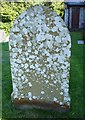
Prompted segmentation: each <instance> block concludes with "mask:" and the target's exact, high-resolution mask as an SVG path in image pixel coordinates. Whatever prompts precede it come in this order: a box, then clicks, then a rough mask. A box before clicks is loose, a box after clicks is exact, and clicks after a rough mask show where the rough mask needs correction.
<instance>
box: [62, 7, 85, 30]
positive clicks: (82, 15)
mask: <svg viewBox="0 0 85 120" xmlns="http://www.w3.org/2000/svg"><path fill="white" fill-rule="evenodd" d="M73 7H79V6H67V7H66V9H65V15H64V20H65V23H66V25H67V26H68V28H70V29H73V28H72V9H73ZM84 26H85V7H82V6H80V11H79V29H83V28H84Z"/></svg>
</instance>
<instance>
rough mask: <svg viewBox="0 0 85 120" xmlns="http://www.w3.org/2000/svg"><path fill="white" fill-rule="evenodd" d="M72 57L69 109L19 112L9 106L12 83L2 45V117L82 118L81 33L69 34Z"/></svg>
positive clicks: (6, 50) (5, 44)
mask: <svg viewBox="0 0 85 120" xmlns="http://www.w3.org/2000/svg"><path fill="white" fill-rule="evenodd" d="M71 37H72V49H71V51H72V56H71V75H70V96H71V108H70V111H69V112H67V113H59V112H58V111H53V110H40V109H34V108H32V109H29V110H19V109H15V108H13V106H12V104H11V93H12V81H11V70H10V61H9V49H8V43H2V117H3V119H8V118H83V115H84V113H83V47H84V46H83V45H78V44H77V40H78V39H82V36H81V32H71Z"/></svg>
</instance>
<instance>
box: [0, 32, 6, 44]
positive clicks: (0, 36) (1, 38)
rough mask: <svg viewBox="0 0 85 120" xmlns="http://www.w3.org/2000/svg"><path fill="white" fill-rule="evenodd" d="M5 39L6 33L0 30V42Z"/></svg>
mask: <svg viewBox="0 0 85 120" xmlns="http://www.w3.org/2000/svg"><path fill="white" fill-rule="evenodd" d="M5 40H6V34H5V32H4V30H0V42H4V41H5Z"/></svg>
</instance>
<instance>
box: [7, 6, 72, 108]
mask: <svg viewBox="0 0 85 120" xmlns="http://www.w3.org/2000/svg"><path fill="white" fill-rule="evenodd" d="M9 48H10V63H11V74H12V83H13V93H12V102H13V104H14V106H16V107H21V108H23V107H29V106H31V107H32V106H37V107H45V108H49V107H50V108H54V109H58V110H68V109H69V107H70V97H69V72H70V54H71V51H70V48H71V39H70V35H69V31H68V29H67V27H66V25H65V23H64V22H63V20H62V19H61V18H60V17H59V16H58V15H57V14H56V12H54V11H52V10H51V9H49V8H48V7H46V6H42V5H36V6H33V7H31V8H28V9H27V10H26V11H24V12H23V13H22V14H21V15H20V16H19V17H18V18H17V19H16V20H15V23H14V25H13V28H12V29H11V33H10V41H9Z"/></svg>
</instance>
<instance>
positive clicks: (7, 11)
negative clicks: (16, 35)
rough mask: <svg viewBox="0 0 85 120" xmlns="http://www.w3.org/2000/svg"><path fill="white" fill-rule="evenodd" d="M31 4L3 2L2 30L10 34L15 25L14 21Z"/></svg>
mask: <svg viewBox="0 0 85 120" xmlns="http://www.w3.org/2000/svg"><path fill="white" fill-rule="evenodd" d="M29 6H30V5H29V3H25V2H20V3H19V2H18V3H17V2H16V3H14V2H2V3H1V18H2V19H1V21H0V22H1V26H0V27H1V29H4V30H5V32H6V33H7V34H9V31H10V28H11V27H12V25H13V22H14V20H15V19H16V18H17V17H18V15H19V14H20V13H22V11H24V10H25V9H26V8H27V7H29Z"/></svg>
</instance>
